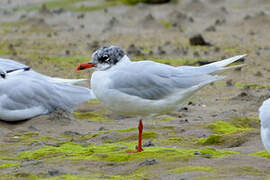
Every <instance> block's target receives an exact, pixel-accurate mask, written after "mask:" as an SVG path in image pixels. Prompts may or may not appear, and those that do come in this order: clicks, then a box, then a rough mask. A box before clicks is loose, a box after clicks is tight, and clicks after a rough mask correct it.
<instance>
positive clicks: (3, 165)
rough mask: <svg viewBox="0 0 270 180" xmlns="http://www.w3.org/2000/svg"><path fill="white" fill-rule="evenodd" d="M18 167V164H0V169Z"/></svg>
mask: <svg viewBox="0 0 270 180" xmlns="http://www.w3.org/2000/svg"><path fill="white" fill-rule="evenodd" d="M20 165H21V164H20V163H3V164H0V169H6V168H13V167H18V166H20Z"/></svg>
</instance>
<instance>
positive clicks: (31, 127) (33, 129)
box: [28, 125, 38, 131]
mask: <svg viewBox="0 0 270 180" xmlns="http://www.w3.org/2000/svg"><path fill="white" fill-rule="evenodd" d="M28 129H29V130H32V131H38V129H37V128H35V127H34V126H33V125H31V126H28Z"/></svg>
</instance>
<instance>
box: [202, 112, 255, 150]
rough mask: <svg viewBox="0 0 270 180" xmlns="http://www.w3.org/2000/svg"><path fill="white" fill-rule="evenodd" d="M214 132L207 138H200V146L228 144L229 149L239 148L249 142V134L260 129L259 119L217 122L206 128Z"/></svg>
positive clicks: (250, 118) (243, 118) (236, 119)
mask: <svg viewBox="0 0 270 180" xmlns="http://www.w3.org/2000/svg"><path fill="white" fill-rule="evenodd" d="M205 127H206V128H208V129H211V130H212V131H214V133H213V134H211V135H210V136H209V137H207V138H200V139H199V141H198V144H202V145H212V144H217V145H219V144H227V145H228V146H229V147H235V146H239V145H240V144H242V143H243V142H245V141H246V140H247V136H246V134H247V132H250V131H251V130H253V129H254V128H258V127H259V119H258V118H255V117H235V118H232V119H230V120H228V121H216V122H214V123H210V124H207V125H206V126H205Z"/></svg>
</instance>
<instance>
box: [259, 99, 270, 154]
mask: <svg viewBox="0 0 270 180" xmlns="http://www.w3.org/2000/svg"><path fill="white" fill-rule="evenodd" d="M259 118H260V121H261V139H262V142H263V145H264V147H265V149H266V150H267V151H268V152H269V153H270V99H267V100H265V101H264V102H263V104H262V106H261V107H260V108H259Z"/></svg>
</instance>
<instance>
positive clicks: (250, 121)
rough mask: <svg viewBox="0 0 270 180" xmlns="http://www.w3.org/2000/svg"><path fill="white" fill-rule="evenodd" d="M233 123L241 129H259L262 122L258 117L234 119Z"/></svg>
mask: <svg viewBox="0 0 270 180" xmlns="http://www.w3.org/2000/svg"><path fill="white" fill-rule="evenodd" d="M230 121H231V123H232V124H233V125H235V126H236V127H240V128H247V129H249V128H258V127H259V126H260V120H259V118H258V117H251V116H250V117H234V118H232V119H231V120H230Z"/></svg>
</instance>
